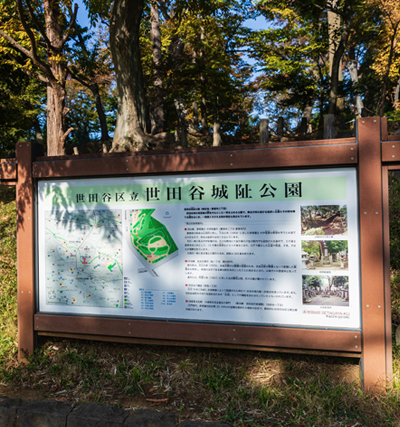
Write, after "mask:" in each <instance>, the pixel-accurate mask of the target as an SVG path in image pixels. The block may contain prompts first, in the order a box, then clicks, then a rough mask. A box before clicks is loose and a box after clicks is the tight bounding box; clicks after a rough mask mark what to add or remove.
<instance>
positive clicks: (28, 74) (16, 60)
mask: <svg viewBox="0 0 400 427" xmlns="http://www.w3.org/2000/svg"><path fill="white" fill-rule="evenodd" d="M8 57H9V58H10V59H11V60H12V61H14V62H15V63H16V64H18V65H21V64H20V63H19V61H18V59H17V58H16V57H15V56H14V55H13V54H12V53H9V54H8ZM20 70H21V71H22V72H23V73H25V74H26V75H27V76H29V77H36V78H37V79H38V80H40V81H41V82H43V83H48V82H49V80H48V79H47V78H46V77H44V76H42V74H39V73H33V72H32V71H29V70H27V69H26V68H23V67H21V68H20Z"/></svg>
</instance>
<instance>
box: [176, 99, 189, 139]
mask: <svg viewBox="0 0 400 427" xmlns="http://www.w3.org/2000/svg"><path fill="white" fill-rule="evenodd" d="M174 103H175V108H176V113H177V115H178V120H179V135H180V140H179V144H180V146H181V147H187V145H188V143H187V128H188V126H187V119H186V116H187V106H186V102H185V100H184V99H182V98H176V99H175V100H174Z"/></svg>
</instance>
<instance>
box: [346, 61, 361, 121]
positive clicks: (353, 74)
mask: <svg viewBox="0 0 400 427" xmlns="http://www.w3.org/2000/svg"><path fill="white" fill-rule="evenodd" d="M349 73H350V78H351V83H352V84H353V86H355V85H356V84H357V82H358V71H357V61H350V62H349ZM354 101H355V104H356V108H357V117H359V118H360V117H361V115H362V110H363V108H364V104H363V102H362V100H361V96H360V95H359V94H356V95H354Z"/></svg>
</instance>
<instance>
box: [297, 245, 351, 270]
mask: <svg viewBox="0 0 400 427" xmlns="http://www.w3.org/2000/svg"><path fill="white" fill-rule="evenodd" d="M301 251H302V268H303V270H348V268H349V260H348V241H347V240H303V241H302V242H301Z"/></svg>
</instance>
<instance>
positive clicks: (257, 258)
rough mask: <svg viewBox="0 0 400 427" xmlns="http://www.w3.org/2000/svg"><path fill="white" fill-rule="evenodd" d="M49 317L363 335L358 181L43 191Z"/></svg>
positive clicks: (339, 175) (256, 180) (305, 176)
mask: <svg viewBox="0 0 400 427" xmlns="http://www.w3.org/2000/svg"><path fill="white" fill-rule="evenodd" d="M37 241H38V249H39V256H38V294H39V311H40V312H42V313H60V314H61V313H63V314H65V313H67V314H68V313H69V314H79V315H85V314H87V315H105V316H115V317H118V316H124V317H132V318H142V319H168V320H180V321H210V322H232V323H242V324H256V325H280V326H306V327H307V326H309V327H323V328H326V327H328V328H347V329H348V328H350V329H357V328H359V327H360V307H359V305H360V285H359V272H358V270H359V247H358V222H357V193H356V173H355V170H354V169H348V168H343V169H328V170H312V171H279V172H240V173H234V174H233V173H231V174H230V173H224V174H217V173H215V174H203V175H186V176H183V175H173V176H172V175H171V176H162V177H157V176H155V177H145V178H107V179H105V178H93V179H85V180H79V179H75V180H73V179H71V180H67V181H51V180H43V181H39V183H38V225H37Z"/></svg>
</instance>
